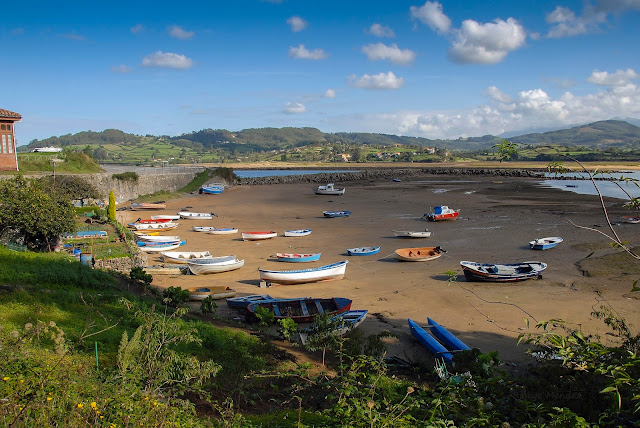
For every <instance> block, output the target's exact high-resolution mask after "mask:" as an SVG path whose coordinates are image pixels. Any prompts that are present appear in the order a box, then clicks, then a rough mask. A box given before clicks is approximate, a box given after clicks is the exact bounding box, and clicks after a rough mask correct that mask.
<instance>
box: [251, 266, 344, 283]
mask: <svg viewBox="0 0 640 428" xmlns="http://www.w3.org/2000/svg"><path fill="white" fill-rule="evenodd" d="M347 263H348V261H347V260H344V261H342V262H338V263H333V264H330V265H326V266H321V267H318V268H314V269H303V270H286V271H275V270H266V269H260V268H258V272H259V273H260V279H261V280H263V281H266V282H269V283H271V282H274V283H276V284H283V285H293V284H305V283H309V282H320V281H334V280H340V279H342V278H344V274H345V271H346V268H347Z"/></svg>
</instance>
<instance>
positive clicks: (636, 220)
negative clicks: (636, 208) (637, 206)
mask: <svg viewBox="0 0 640 428" xmlns="http://www.w3.org/2000/svg"><path fill="white" fill-rule="evenodd" d="M622 221H624V222H625V223H632V224H638V223H640V217H637V216H627V217H622Z"/></svg>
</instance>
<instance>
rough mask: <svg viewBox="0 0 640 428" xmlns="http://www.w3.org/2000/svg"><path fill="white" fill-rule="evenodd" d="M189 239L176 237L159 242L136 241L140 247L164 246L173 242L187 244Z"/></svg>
mask: <svg viewBox="0 0 640 428" xmlns="http://www.w3.org/2000/svg"><path fill="white" fill-rule="evenodd" d="M186 243H187V241H180V240H179V239H174V240H172V241H159V242H147V241H136V245H137V246H138V247H151V248H154V247H163V246H168V245H172V244H178V245H185V244H186Z"/></svg>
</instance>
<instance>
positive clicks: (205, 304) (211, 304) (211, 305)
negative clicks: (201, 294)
mask: <svg viewBox="0 0 640 428" xmlns="http://www.w3.org/2000/svg"><path fill="white" fill-rule="evenodd" d="M216 309H218V304H217V303H216V302H215V300H213V297H211V296H207V297H206V298H205V299H204V300H203V301H202V304H201V305H200V311H201V312H202V313H203V314H213V313H215V312H216Z"/></svg>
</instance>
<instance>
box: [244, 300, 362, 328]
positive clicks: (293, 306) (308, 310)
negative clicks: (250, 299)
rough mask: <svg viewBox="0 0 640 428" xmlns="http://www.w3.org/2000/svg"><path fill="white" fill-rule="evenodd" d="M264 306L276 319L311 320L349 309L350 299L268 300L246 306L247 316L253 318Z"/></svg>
mask: <svg viewBox="0 0 640 428" xmlns="http://www.w3.org/2000/svg"><path fill="white" fill-rule="evenodd" d="M259 307H260V308H265V309H268V310H269V311H271V312H272V313H273V315H274V318H275V319H276V320H279V319H285V318H290V319H292V320H294V321H295V322H298V323H300V322H312V321H313V320H314V318H315V317H316V316H317V315H318V314H322V313H328V314H330V315H337V314H341V313H343V312H346V311H348V310H349V309H351V299H345V298H344V297H333V298H328V299H310V298H306V297H303V298H299V299H276V300H273V301H270V302H261V303H252V304H250V305H249V306H248V307H247V318H248V319H255V310H256V309H257V308H259Z"/></svg>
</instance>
